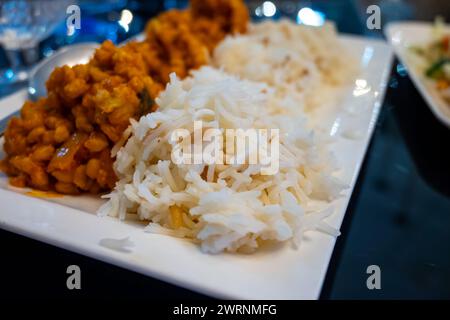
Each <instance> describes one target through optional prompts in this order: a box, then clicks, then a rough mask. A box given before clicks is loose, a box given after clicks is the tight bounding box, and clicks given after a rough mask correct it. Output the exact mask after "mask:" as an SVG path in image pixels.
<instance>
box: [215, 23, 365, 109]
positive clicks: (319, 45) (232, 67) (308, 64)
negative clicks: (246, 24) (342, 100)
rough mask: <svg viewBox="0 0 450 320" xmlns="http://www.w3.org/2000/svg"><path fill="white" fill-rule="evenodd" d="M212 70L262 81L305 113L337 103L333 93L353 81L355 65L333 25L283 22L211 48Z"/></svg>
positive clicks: (256, 28) (253, 26)
mask: <svg viewBox="0 0 450 320" xmlns="http://www.w3.org/2000/svg"><path fill="white" fill-rule="evenodd" d="M213 65H214V66H216V67H220V68H223V70H225V71H226V72H227V73H231V74H235V75H238V76H240V77H242V78H245V79H249V80H254V81H260V82H265V83H267V84H269V85H270V86H272V87H273V88H275V89H276V96H277V97H278V98H279V99H287V100H293V101H294V103H293V104H290V106H295V108H296V109H298V108H299V106H301V107H302V109H303V110H304V111H306V112H308V111H311V110H314V109H315V108H317V107H318V106H322V105H326V104H329V103H332V102H333V101H334V100H336V99H338V98H339V97H338V90H336V88H337V87H338V86H342V85H343V84H345V83H348V82H349V80H351V79H352V78H353V77H352V75H354V74H356V72H357V65H358V64H357V63H356V61H355V59H354V58H353V57H352V56H351V54H350V53H349V52H347V50H346V48H345V47H343V45H342V44H341V43H340V41H339V39H338V37H337V33H336V30H335V28H334V25H333V24H332V23H331V22H326V23H325V24H324V25H323V26H321V27H312V26H305V25H297V24H295V23H294V22H291V21H289V20H281V21H279V22H275V21H265V22H262V23H259V24H251V25H250V30H249V32H248V33H247V34H242V35H230V36H228V37H227V38H225V40H224V41H222V43H220V44H219V46H218V47H217V48H216V49H215V51H214V56H213ZM292 111H295V110H290V111H289V112H292Z"/></svg>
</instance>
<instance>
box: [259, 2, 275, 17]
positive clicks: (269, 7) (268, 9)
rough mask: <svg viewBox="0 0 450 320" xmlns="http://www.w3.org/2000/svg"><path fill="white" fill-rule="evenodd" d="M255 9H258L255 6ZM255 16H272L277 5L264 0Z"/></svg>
mask: <svg viewBox="0 0 450 320" xmlns="http://www.w3.org/2000/svg"><path fill="white" fill-rule="evenodd" d="M256 10H258V8H256ZM255 13H256V15H257V16H259V17H260V16H261V15H263V16H265V17H268V18H270V17H273V16H274V15H275V13H277V7H276V6H275V5H274V4H273V2H272V1H264V2H263V4H262V6H261V7H260V9H259V15H258V12H256V11H255Z"/></svg>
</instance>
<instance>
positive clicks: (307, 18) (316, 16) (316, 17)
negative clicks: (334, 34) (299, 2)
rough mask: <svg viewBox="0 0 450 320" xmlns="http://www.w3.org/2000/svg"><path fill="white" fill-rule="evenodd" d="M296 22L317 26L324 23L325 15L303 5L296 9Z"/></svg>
mask: <svg viewBox="0 0 450 320" xmlns="http://www.w3.org/2000/svg"><path fill="white" fill-rule="evenodd" d="M297 23H298V24H305V25H308V26H316V27H318V26H321V25H323V24H324V23H325V15H324V14H323V13H322V12H320V11H316V10H313V9H311V8H308V7H305V8H302V9H300V10H299V11H298V13H297Z"/></svg>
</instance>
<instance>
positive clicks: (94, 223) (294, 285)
mask: <svg viewBox="0 0 450 320" xmlns="http://www.w3.org/2000/svg"><path fill="white" fill-rule="evenodd" d="M341 40H342V41H343V42H344V44H345V46H346V47H347V48H348V49H349V50H350V51H351V52H352V53H353V55H354V56H355V57H356V58H357V59H358V61H359V62H360V65H361V69H362V72H361V74H360V75H358V77H357V79H356V78H355V79H354V80H355V81H354V83H355V84H354V85H351V86H350V85H349V86H348V87H346V88H343V89H342V90H343V99H342V101H341V102H340V103H339V104H337V105H335V106H333V107H329V109H327V110H326V112H325V115H322V116H320V119H315V120H316V121H317V122H320V124H321V127H323V128H326V130H327V132H328V133H329V134H330V136H331V138H332V140H333V144H332V148H333V150H334V152H335V154H336V157H337V161H338V163H339V165H340V167H342V168H345V169H344V170H342V172H341V175H342V177H343V178H344V179H346V180H347V182H348V183H349V185H350V187H349V189H348V190H346V192H345V194H344V195H343V197H341V198H340V199H338V200H336V201H335V202H333V204H332V205H333V206H334V208H335V213H334V214H333V215H332V216H331V217H330V218H329V219H328V220H327V221H328V222H329V223H330V224H331V225H333V226H334V227H336V228H339V227H340V225H341V222H342V219H343V218H344V214H345V211H346V208H347V205H348V201H349V199H350V195H351V192H352V191H353V187H354V185H355V182H356V178H357V176H358V173H359V170H360V167H361V164H362V161H363V158H364V154H365V152H366V149H367V146H368V144H369V140H370V137H371V135H372V132H373V129H374V126H375V123H376V120H377V116H378V113H379V110H380V107H381V104H382V101H383V97H384V93H385V90H386V84H387V80H388V76H389V72H390V66H391V59H392V53H391V50H390V48H389V47H388V46H387V45H386V44H385V43H384V42H381V41H377V40H369V39H365V38H358V37H350V36H343V37H341ZM25 97H26V95H25V92H19V93H16V94H15V95H12V96H10V97H7V98H5V99H3V100H1V101H0V118H2V117H5V116H6V115H7V114H9V113H10V112H12V111H14V110H17V109H19V108H20V107H21V105H22V103H23V101H24V99H25ZM1 157H3V155H1ZM23 193H24V191H23V190H18V189H14V188H11V187H9V186H8V184H7V177H5V176H0V203H1V206H2V208H1V210H0V227H1V228H3V229H5V230H10V231H12V232H16V233H19V234H22V235H24V236H27V237H30V238H34V239H37V240H40V241H43V242H46V243H49V244H52V245H55V246H58V247H61V248H65V249H68V250H71V251H74V252H77V253H80V254H83V255H86V256H89V257H92V258H95V259H99V260H102V261H105V262H108V263H112V264H115V265H118V266H121V267H124V268H127V269H130V270H133V271H136V272H140V273H143V274H146V275H148V276H151V277H155V278H158V279H161V280H164V281H167V282H170V283H173V284H175V285H179V286H182V287H186V288H189V289H191V290H195V291H198V292H202V293H205V294H209V295H212V296H215V297H222V298H244V299H269V298H270V299H316V298H318V296H319V294H320V289H321V287H322V283H323V280H324V277H325V274H326V271H327V267H328V263H329V261H330V257H331V254H332V251H333V248H334V244H335V239H334V238H332V237H330V236H328V235H325V234H321V233H319V232H310V233H308V236H307V238H306V239H304V241H303V242H302V244H301V246H300V248H299V249H293V248H292V246H290V245H289V244H285V245H280V246H275V247H272V248H266V249H264V250H261V251H259V252H257V253H255V254H252V255H242V254H218V255H208V254H204V253H202V252H201V251H200V250H199V248H198V247H197V246H196V245H194V244H192V243H190V242H188V241H183V240H180V239H175V238H171V237H167V236H162V235H155V234H149V233H145V232H143V228H144V225H143V224H141V223H137V222H136V223H133V222H121V221H119V220H116V219H114V218H110V217H106V218H99V217H97V216H96V215H95V214H94V212H95V210H96V208H98V206H99V205H100V204H101V201H100V200H99V199H97V198H95V197H92V196H80V197H69V196H67V197H62V198H54V199H48V200H47V199H39V198H35V197H30V196H28V195H24V194H23ZM125 237H129V239H130V240H131V241H132V242H133V243H134V246H133V247H131V248H130V251H129V252H119V251H116V250H112V249H108V248H105V247H103V246H101V245H100V244H99V242H100V240H101V239H104V238H114V239H122V238H125Z"/></svg>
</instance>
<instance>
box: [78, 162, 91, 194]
mask: <svg viewBox="0 0 450 320" xmlns="http://www.w3.org/2000/svg"><path fill="white" fill-rule="evenodd" d="M73 183H74V184H75V185H76V186H77V187H78V188H80V189H82V190H86V191H87V190H89V189H90V188H91V186H92V184H93V181H92V180H91V179H89V177H88V176H87V175H86V166H85V165H81V166H79V167H78V168H77V169H76V170H75V173H74V175H73Z"/></svg>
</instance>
